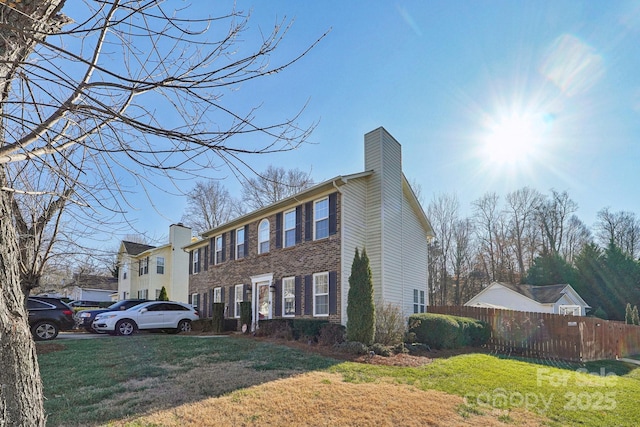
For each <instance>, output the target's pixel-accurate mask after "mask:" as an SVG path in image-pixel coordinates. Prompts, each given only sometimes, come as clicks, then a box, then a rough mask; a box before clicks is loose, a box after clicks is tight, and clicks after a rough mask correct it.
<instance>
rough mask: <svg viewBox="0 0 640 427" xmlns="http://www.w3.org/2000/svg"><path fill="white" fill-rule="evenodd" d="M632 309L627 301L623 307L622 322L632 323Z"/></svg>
mask: <svg viewBox="0 0 640 427" xmlns="http://www.w3.org/2000/svg"><path fill="white" fill-rule="evenodd" d="M632 313H633V310H632V309H631V303H627V306H626V307H625V309H624V323H626V324H627V325H633V318H632V316H633V314H632Z"/></svg>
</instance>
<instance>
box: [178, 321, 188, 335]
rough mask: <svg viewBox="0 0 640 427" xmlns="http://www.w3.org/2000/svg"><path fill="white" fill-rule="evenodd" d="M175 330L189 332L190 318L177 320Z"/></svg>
mask: <svg viewBox="0 0 640 427" xmlns="http://www.w3.org/2000/svg"><path fill="white" fill-rule="evenodd" d="M176 332H177V333H180V332H191V320H181V321H180V322H178V328H177V329H176Z"/></svg>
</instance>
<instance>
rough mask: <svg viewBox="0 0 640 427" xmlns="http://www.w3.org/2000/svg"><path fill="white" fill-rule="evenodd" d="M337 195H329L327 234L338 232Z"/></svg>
mask: <svg viewBox="0 0 640 427" xmlns="http://www.w3.org/2000/svg"><path fill="white" fill-rule="evenodd" d="M337 202H338V193H333V194H329V234H330V235H331V234H336V232H337V231H338V215H337V207H338V203H337Z"/></svg>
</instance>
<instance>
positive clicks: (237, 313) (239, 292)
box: [235, 285, 244, 317]
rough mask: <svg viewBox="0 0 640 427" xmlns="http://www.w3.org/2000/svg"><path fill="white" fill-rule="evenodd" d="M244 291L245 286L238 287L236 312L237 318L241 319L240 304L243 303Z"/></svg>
mask: <svg viewBox="0 0 640 427" xmlns="http://www.w3.org/2000/svg"><path fill="white" fill-rule="evenodd" d="M243 289H244V285H236V291H235V292H236V295H235V301H236V307H235V308H236V310H235V317H240V303H241V302H242V301H243V298H242V291H243Z"/></svg>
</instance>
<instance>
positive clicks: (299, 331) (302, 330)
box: [291, 319, 329, 341]
mask: <svg viewBox="0 0 640 427" xmlns="http://www.w3.org/2000/svg"><path fill="white" fill-rule="evenodd" d="M328 323H329V321H328V320H316V319H293V322H292V325H291V327H292V328H293V338H294V339H296V340H298V339H300V338H302V339H308V340H313V341H317V340H318V337H319V336H320V328H322V325H326V324H328Z"/></svg>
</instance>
